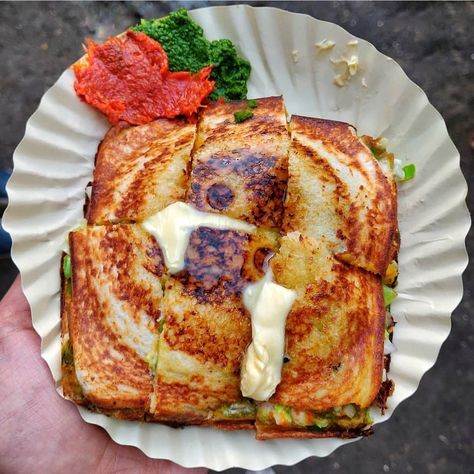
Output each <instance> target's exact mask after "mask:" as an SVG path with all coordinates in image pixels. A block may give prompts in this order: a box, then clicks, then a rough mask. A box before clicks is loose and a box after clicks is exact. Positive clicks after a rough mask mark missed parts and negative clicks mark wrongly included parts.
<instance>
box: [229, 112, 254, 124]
mask: <svg viewBox="0 0 474 474" xmlns="http://www.w3.org/2000/svg"><path fill="white" fill-rule="evenodd" d="M252 117H253V112H252V111H251V110H248V109H243V110H237V112H234V119H235V123H241V122H245V120H248V119H250V118H252Z"/></svg>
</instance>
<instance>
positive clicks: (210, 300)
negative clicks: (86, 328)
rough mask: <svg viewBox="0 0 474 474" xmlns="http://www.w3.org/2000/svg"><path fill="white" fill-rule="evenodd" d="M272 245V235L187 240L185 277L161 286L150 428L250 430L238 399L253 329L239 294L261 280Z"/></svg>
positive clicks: (249, 411) (204, 233)
mask: <svg viewBox="0 0 474 474" xmlns="http://www.w3.org/2000/svg"><path fill="white" fill-rule="evenodd" d="M277 242H278V240H277V237H276V236H275V235H274V234H272V233H269V232H257V233H256V234H253V235H248V234H245V233H241V232H236V231H223V230H216V229H209V228H205V227H202V228H199V229H197V230H196V231H195V232H194V233H193V234H192V236H191V240H190V245H189V247H188V251H187V257H186V269H185V270H184V271H183V272H182V273H181V274H179V275H175V276H171V277H169V278H168V280H167V282H166V285H165V296H164V301H163V315H164V318H165V323H164V329H163V332H162V333H161V336H160V343H159V356H158V365H157V370H156V380H155V397H154V402H153V404H152V407H151V412H152V414H153V416H154V419H155V420H159V421H167V422H173V423H186V424H208V425H209V424H211V425H216V426H219V427H220V428H223V427H227V429H236V428H238V427H243V428H248V426H249V422H251V421H252V420H253V419H254V417H255V410H254V408H253V405H252V403H251V402H247V401H246V400H244V399H243V398H242V395H241V393H240V365H241V361H242V357H243V355H244V353H245V350H246V348H247V346H248V345H249V344H250V341H251V326H250V317H249V315H248V313H247V312H246V310H245V308H244V306H243V303H242V298H241V291H242V289H243V287H244V286H245V285H246V284H248V282H250V281H255V280H256V279H259V278H261V276H263V268H261V264H262V263H263V261H264V259H262V258H261V254H262V253H268V252H269V251H274V250H276V246H277Z"/></svg>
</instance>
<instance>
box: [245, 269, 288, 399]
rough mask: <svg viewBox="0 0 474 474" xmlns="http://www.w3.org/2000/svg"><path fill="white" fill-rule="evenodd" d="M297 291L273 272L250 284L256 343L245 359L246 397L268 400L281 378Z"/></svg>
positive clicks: (249, 302)
mask: <svg viewBox="0 0 474 474" xmlns="http://www.w3.org/2000/svg"><path fill="white" fill-rule="evenodd" d="M295 298H296V292H295V291H293V290H289V289H288V288H284V287H283V286H280V285H278V284H276V283H274V282H272V273H271V271H267V273H266V274H265V277H264V278H262V279H261V280H260V281H258V282H257V283H253V284H252V285H249V286H248V287H247V288H246V289H245V291H244V294H243V300H244V305H245V307H246V308H247V310H248V311H249V312H250V314H251V317H252V343H251V344H250V346H249V347H248V349H247V353H246V354H245V357H244V360H243V362H242V370H241V377H240V390H241V392H242V395H243V396H244V397H249V398H253V399H254V400H257V401H264V400H268V399H269V398H270V397H271V396H272V395H273V394H274V393H275V389H276V387H277V385H278V384H279V383H280V380H281V369H282V366H283V352H284V349H285V323H286V317H287V315H288V313H289V312H290V309H291V306H292V305H293V302H294V301H295Z"/></svg>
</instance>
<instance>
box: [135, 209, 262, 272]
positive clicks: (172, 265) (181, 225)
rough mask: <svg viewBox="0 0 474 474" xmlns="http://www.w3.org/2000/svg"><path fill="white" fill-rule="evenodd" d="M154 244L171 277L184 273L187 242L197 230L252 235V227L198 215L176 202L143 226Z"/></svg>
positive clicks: (220, 215) (231, 220)
mask: <svg viewBox="0 0 474 474" xmlns="http://www.w3.org/2000/svg"><path fill="white" fill-rule="evenodd" d="M142 225H143V227H144V229H145V230H146V231H147V232H149V233H150V234H152V235H153V236H154V237H155V239H156V240H157V242H158V244H159V245H160V247H161V251H162V252H163V258H164V260H165V264H166V266H167V267H168V271H169V272H170V273H177V272H179V271H181V270H183V269H184V257H185V254H186V249H187V247H188V245H189V239H190V237H191V234H192V232H193V231H194V230H196V229H197V228H198V227H212V228H213V229H225V230H240V231H243V232H248V233H251V232H253V231H254V230H255V226H254V225H251V224H247V223H246V222H242V221H239V220H237V219H232V218H230V217H227V216H223V215H222V214H212V213H210V212H201V211H197V210H196V209H194V208H193V207H191V206H190V205H188V204H185V203H184V202H175V203H173V204H170V205H169V206H167V207H165V208H164V209H163V210H161V211H160V212H157V213H156V214H155V215H153V216H151V217H149V218H148V219H146V220H145V221H144V222H143V223H142Z"/></svg>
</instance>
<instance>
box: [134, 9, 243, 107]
mask: <svg viewBox="0 0 474 474" xmlns="http://www.w3.org/2000/svg"><path fill="white" fill-rule="evenodd" d="M132 29H133V30H134V31H141V32H142V33H145V34H146V35H148V36H149V37H150V38H152V39H154V40H156V41H158V42H159V43H160V44H161V46H162V47H163V49H164V50H165V52H166V54H167V55H168V62H169V68H170V70H171V71H191V72H193V73H195V72H198V71H200V70H201V69H202V68H203V67H206V66H209V65H210V64H212V66H213V68H212V73H211V79H212V80H213V81H215V89H214V91H213V92H212V93H211V95H210V98H211V99H212V100H216V99H219V98H221V97H222V98H224V99H228V100H234V99H245V98H246V97H247V81H248V78H249V76H250V70H251V67H250V63H249V62H248V61H247V60H245V59H243V58H241V57H240V56H239V55H238V54H237V51H236V49H235V46H234V45H233V43H232V41H230V40H228V39H221V40H215V41H208V40H207V39H206V38H205V37H204V32H203V29H202V28H201V27H200V26H199V25H198V24H197V23H196V22H194V21H193V20H192V18H191V17H190V16H189V14H188V12H187V10H186V9H185V8H179V9H178V10H176V11H175V12H172V13H170V14H169V15H168V16H167V17H165V18H161V19H156V20H141V22H140V24H139V25H137V26H135V27H133V28H132Z"/></svg>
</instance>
